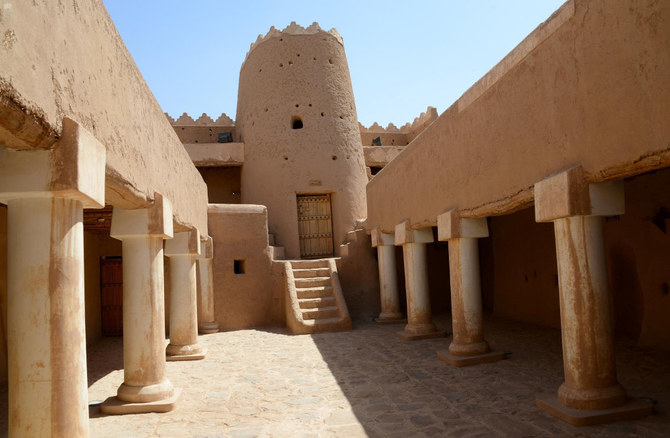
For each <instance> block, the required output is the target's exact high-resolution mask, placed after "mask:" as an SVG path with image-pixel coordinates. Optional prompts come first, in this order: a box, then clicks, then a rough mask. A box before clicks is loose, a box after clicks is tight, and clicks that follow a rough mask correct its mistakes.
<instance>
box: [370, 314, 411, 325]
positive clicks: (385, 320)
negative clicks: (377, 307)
mask: <svg viewBox="0 0 670 438" xmlns="http://www.w3.org/2000/svg"><path fill="white" fill-rule="evenodd" d="M375 322H376V323H377V324H406V323H407V318H403V316H402V314H401V313H398V314H394V313H380V314H379V316H378V317H377V318H375Z"/></svg>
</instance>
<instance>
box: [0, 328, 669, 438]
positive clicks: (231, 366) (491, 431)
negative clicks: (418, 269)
mask: <svg viewBox="0 0 670 438" xmlns="http://www.w3.org/2000/svg"><path fill="white" fill-rule="evenodd" d="M436 322H437V324H438V326H440V327H442V328H448V327H450V321H449V319H448V317H443V318H436ZM400 328H401V326H398V325H395V326H378V325H375V324H374V323H371V322H363V323H361V322H359V323H357V324H356V327H355V330H354V331H350V332H341V333H324V334H319V335H312V336H309V335H301V336H291V335H288V334H287V332H286V331H284V330H279V329H276V330H272V331H260V330H242V331H236V332H225V333H217V334H213V335H206V336H201V337H200V342H201V343H202V344H203V345H204V346H206V347H207V348H208V349H209V351H208V355H207V358H206V359H205V360H203V361H195V362H168V364H167V372H168V376H169V378H170V380H171V381H172V382H173V383H174V385H175V386H176V387H179V388H182V389H183V391H184V395H183V398H182V400H181V402H180V404H179V406H178V408H177V409H176V410H174V411H172V412H169V413H166V414H142V415H126V416H104V415H102V414H101V413H100V412H99V408H98V407H97V406H95V401H96V400H104V399H105V398H107V397H108V396H110V395H113V394H115V392H116V388H117V387H118V385H119V384H120V383H121V382H122V381H123V371H122V369H121V368H122V363H123V361H122V344H121V339H120V338H106V339H103V340H101V341H100V342H98V343H96V344H95V345H94V346H93V347H92V348H90V350H89V381H90V382H89V383H90V387H89V397H90V400H91V402H92V407H91V409H90V413H91V421H90V425H91V436H92V437H212V438H214V437H235V438H243V437H347V438H349V437H365V436H370V437H387V436H388V437H450V436H453V437H491V436H493V437H504V436H509V437H551V436H561V437H564V436H575V437H631V436H641V437H663V436H665V437H667V436H670V416H669V415H668V406H670V353H668V352H659V351H654V350H644V349H640V348H636V347H633V346H631V345H630V344H626V343H625V342H619V343H618V344H617V364H618V371H619V380H620V381H621V383H622V384H623V385H624V386H625V387H626V388H627V390H628V392H629V394H631V395H632V396H638V397H649V398H653V399H655V400H657V401H658V404H657V405H656V411H657V414H656V415H654V416H652V417H649V418H647V419H644V420H640V421H636V422H619V423H613V424H610V425H603V426H596V427H586V428H574V427H572V426H569V425H567V424H565V423H562V422H560V421H558V420H556V419H554V418H552V417H549V416H548V415H546V414H545V413H543V412H542V411H540V410H539V409H538V408H537V407H536V405H535V397H536V396H537V395H541V394H550V393H555V391H556V390H557V388H558V386H559V385H560V383H561V381H562V363H561V345H560V332H559V331H558V330H553V329H545V328H538V327H534V326H529V325H524V324H519V323H515V322H509V321H504V320H499V319H492V318H487V320H486V330H487V338H488V339H489V341H490V343H491V344H492V346H493V347H494V348H499V349H503V350H505V351H510V352H511V354H510V355H509V358H508V359H507V360H505V361H502V362H497V363H493V364H482V365H477V366H475V367H468V368H454V367H451V366H449V365H447V364H445V363H444V362H442V361H440V360H438V359H437V357H436V351H438V350H442V349H445V348H447V346H448V344H449V338H443V339H437V340H425V341H416V342H406V341H401V340H399V339H397V338H396V337H395V336H394V333H395V332H396V331H398V330H399V329H400ZM0 389H2V390H3V395H4V397H3V400H4V407H2V410H1V411H0V412H3V413H4V417H3V418H2V419H1V420H2V421H1V423H2V426H4V427H3V429H1V430H6V415H7V410H6V385H5V386H4V387H2V388H0Z"/></svg>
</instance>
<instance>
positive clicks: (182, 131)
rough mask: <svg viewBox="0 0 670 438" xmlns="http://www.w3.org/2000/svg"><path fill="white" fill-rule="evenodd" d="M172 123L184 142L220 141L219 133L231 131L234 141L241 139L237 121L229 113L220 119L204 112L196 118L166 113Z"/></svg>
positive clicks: (222, 115)
mask: <svg viewBox="0 0 670 438" xmlns="http://www.w3.org/2000/svg"><path fill="white" fill-rule="evenodd" d="M166 117H167V118H168V121H169V122H170V123H171V124H172V127H173V128H174V131H175V133H176V134H177V137H178V138H179V141H181V142H182V143H185V144H188V143H218V141H219V134H220V133H225V132H230V133H231V134H232V136H233V141H235V142H236V141H239V137H238V134H237V130H236V129H235V123H234V122H233V120H232V119H230V118H229V117H228V116H227V115H225V114H221V115H220V116H219V118H218V119H216V120H212V118H211V117H209V116H208V115H207V114H202V115H201V116H200V117H198V118H197V119H196V120H193V118H192V117H191V116H189V115H188V114H186V113H184V114H182V115H181V116H180V117H179V118H178V119H177V120H174V119H173V118H172V117H170V116H169V115H167V114H166Z"/></svg>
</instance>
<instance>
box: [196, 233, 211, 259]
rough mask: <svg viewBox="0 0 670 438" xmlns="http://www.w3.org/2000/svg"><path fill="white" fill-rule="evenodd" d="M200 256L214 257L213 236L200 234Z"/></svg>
mask: <svg viewBox="0 0 670 438" xmlns="http://www.w3.org/2000/svg"><path fill="white" fill-rule="evenodd" d="M198 258H199V259H213V258H214V240H213V239H212V237H211V236H200V255H198Z"/></svg>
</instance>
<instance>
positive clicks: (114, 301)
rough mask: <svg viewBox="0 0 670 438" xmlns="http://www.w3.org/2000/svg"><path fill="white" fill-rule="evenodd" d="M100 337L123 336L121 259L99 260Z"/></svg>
mask: <svg viewBox="0 0 670 438" xmlns="http://www.w3.org/2000/svg"><path fill="white" fill-rule="evenodd" d="M100 309H101V312H102V315H101V319H102V321H101V323H102V336H121V335H123V262H122V259H121V257H110V258H106V257H103V258H101V259H100Z"/></svg>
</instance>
